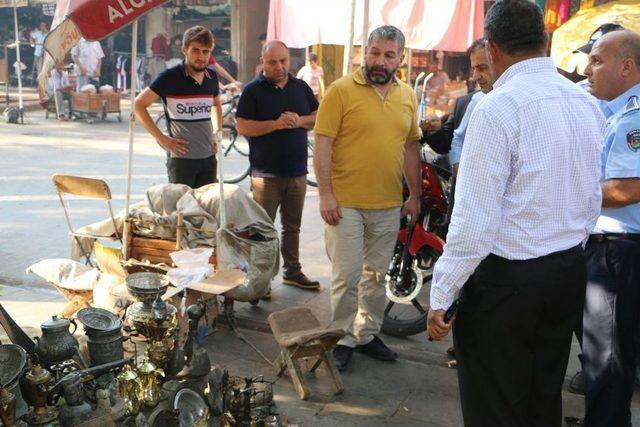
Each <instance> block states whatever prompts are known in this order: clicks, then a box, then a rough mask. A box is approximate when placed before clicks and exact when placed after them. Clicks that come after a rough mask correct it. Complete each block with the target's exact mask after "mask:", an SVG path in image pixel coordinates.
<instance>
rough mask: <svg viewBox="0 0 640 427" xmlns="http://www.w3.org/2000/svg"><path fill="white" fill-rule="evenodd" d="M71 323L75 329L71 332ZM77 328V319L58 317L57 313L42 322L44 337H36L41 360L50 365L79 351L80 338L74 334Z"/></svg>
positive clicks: (69, 357) (62, 360)
mask: <svg viewBox="0 0 640 427" xmlns="http://www.w3.org/2000/svg"><path fill="white" fill-rule="evenodd" d="M71 324H73V331H72V332H69V325H71ZM77 328H78V325H77V324H76V322H75V320H69V319H58V316H56V315H54V316H52V317H51V319H50V320H47V321H45V322H44V323H42V325H40V329H41V330H42V337H35V338H34V340H35V341H36V354H37V355H38V357H39V358H40V361H41V362H43V363H45V364H47V365H50V364H55V363H60V362H64V361H65V360H69V359H71V358H72V357H73V355H74V354H76V352H77V351H78V340H77V339H75V337H74V336H73V334H74V333H75V331H76V329H77Z"/></svg>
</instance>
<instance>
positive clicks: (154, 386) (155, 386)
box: [137, 356, 164, 408]
mask: <svg viewBox="0 0 640 427" xmlns="http://www.w3.org/2000/svg"><path fill="white" fill-rule="evenodd" d="M137 372H138V385H139V386H140V397H141V399H140V400H141V402H142V404H144V405H145V406H146V407H148V408H154V407H156V406H157V405H158V403H159V402H160V400H161V398H162V394H161V393H162V392H161V390H160V378H161V377H164V372H163V371H162V369H158V368H156V365H154V364H153V363H151V362H150V361H149V358H148V356H143V357H142V360H141V361H140V364H139V365H138V368H137Z"/></svg>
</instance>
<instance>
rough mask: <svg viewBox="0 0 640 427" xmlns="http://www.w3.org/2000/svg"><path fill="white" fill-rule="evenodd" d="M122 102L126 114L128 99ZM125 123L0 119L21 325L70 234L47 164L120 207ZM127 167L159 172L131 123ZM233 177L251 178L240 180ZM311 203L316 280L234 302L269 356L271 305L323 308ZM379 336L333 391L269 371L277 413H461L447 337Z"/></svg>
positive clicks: (33, 116)
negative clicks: (43, 263) (387, 360)
mask: <svg viewBox="0 0 640 427" xmlns="http://www.w3.org/2000/svg"><path fill="white" fill-rule="evenodd" d="M124 104H125V103H124V102H123V105H124ZM156 111H157V112H159V111H160V109H159V108H156ZM123 112H124V113H126V114H123V116H124V117H125V118H126V117H128V115H127V114H128V111H123ZM127 131H128V124H127V123H126V120H125V121H124V122H123V123H118V122H117V121H116V118H115V116H108V117H107V121H105V122H101V121H97V122H95V123H93V124H87V123H84V122H65V123H61V122H58V121H55V120H53V119H49V120H45V119H44V113H43V112H40V111H38V112H31V113H28V115H27V124H25V125H7V124H4V123H2V124H0V153H1V155H0V301H2V303H3V305H5V306H6V308H7V310H8V311H9V312H10V313H11V314H12V315H13V316H14V317H15V318H16V320H17V321H18V323H20V324H21V325H25V326H32V327H37V326H38V325H39V324H40V322H41V321H43V320H44V319H46V318H47V317H48V316H50V315H51V314H53V313H55V312H56V311H57V310H58V309H59V307H60V304H61V301H62V299H61V297H60V296H58V295H57V293H56V292H55V291H53V290H52V289H51V288H50V287H49V286H48V285H46V284H44V283H43V282H42V281H40V280H38V278H36V277H34V276H27V275H26V274H25V268H26V267H27V266H29V265H30V264H32V263H34V262H37V261H39V260H41V259H45V258H68V257H69V237H68V234H67V229H66V225H65V220H64V216H63V211H62V208H61V206H60V203H59V200H58V198H57V196H56V194H55V193H54V190H53V185H52V183H51V175H53V174H54V173H66V174H75V175H83V176H91V177H96V178H101V179H105V180H106V181H107V182H108V184H109V186H110V187H111V190H112V193H113V195H114V199H115V200H114V205H115V208H116V210H118V209H121V208H123V207H124V193H125V177H126V161H127V149H128V148H127V147H128V137H127ZM230 166H231V167H234V165H233V164H231V165H230ZM133 174H134V179H133V188H132V193H133V195H134V196H133V201H134V202H135V201H138V200H142V199H143V197H144V192H145V189H146V188H147V187H149V186H150V185H153V184H157V183H164V182H166V175H165V167H164V153H163V152H162V151H161V150H160V148H159V147H158V146H157V145H156V144H155V142H154V141H153V140H152V139H151V138H149V137H148V136H146V134H145V132H144V130H142V129H141V128H140V127H139V126H138V128H137V131H136V143H135V150H134V168H133ZM240 185H241V187H243V188H244V189H246V190H248V181H247V180H245V181H243V182H242V183H241V184H240ZM74 202H75V203H74ZM71 203H72V205H71V206H72V208H73V209H72V210H73V212H74V213H77V215H75V216H74V217H73V220H74V224H77V225H84V224H87V223H90V222H93V221H97V220H100V219H103V218H105V214H106V208H105V206H104V204H102V203H100V202H86V201H72V202H71ZM317 208H318V197H317V192H316V191H315V189H313V188H312V187H308V194H307V204H306V207H305V212H304V218H303V228H302V239H301V241H302V248H301V257H302V263H303V267H304V270H305V272H306V273H307V274H308V275H309V276H311V277H314V278H318V279H319V280H320V281H321V283H322V289H321V291H320V292H318V293H309V292H305V291H301V290H298V289H292V288H289V287H286V286H284V285H281V284H280V280H279V279H278V278H276V279H275V280H274V282H273V284H274V285H273V299H272V301H271V302H269V303H265V302H261V303H260V304H259V305H258V306H257V307H252V306H249V305H248V304H240V305H238V306H237V307H236V314H237V316H238V317H239V318H240V323H241V326H245V327H246V328H247V329H246V330H245V331H244V332H243V333H244V334H245V335H246V336H247V338H249V339H250V340H251V341H252V343H253V344H254V345H255V346H256V347H258V348H259V349H261V350H262V351H263V352H264V353H265V354H266V355H267V356H268V357H269V358H272V359H273V358H274V357H275V356H276V353H277V347H276V345H275V341H274V340H273V338H272V337H271V336H270V335H269V334H268V333H266V332H267V331H268V328H267V326H266V316H267V315H268V313H270V312H272V311H277V310H279V309H282V308H285V307H289V306H292V305H296V304H306V305H308V306H310V307H311V308H312V309H313V310H314V311H315V312H316V313H318V315H319V317H320V318H321V319H322V320H324V321H327V320H328V318H329V298H328V284H329V272H330V266H329V263H328V261H327V258H326V255H325V253H324V241H323V230H322V224H321V220H320V218H319V215H318V213H317ZM384 339H385V341H387V342H388V343H389V344H390V345H391V346H392V347H393V348H394V350H396V351H397V352H398V353H399V354H400V360H399V361H397V362H396V363H394V364H390V365H387V364H382V363H379V362H375V361H372V360H370V359H367V358H366V357H365V356H363V355H360V354H356V355H355V363H354V365H353V369H351V370H350V371H348V372H347V373H345V374H344V378H343V380H344V383H345V387H346V391H345V394H344V395H343V396H340V397H338V398H336V397H334V396H332V395H331V393H330V390H329V388H328V382H326V381H323V380H325V379H326V377H325V373H324V372H321V373H320V374H319V379H318V380H317V381H316V380H311V381H310V384H311V388H312V391H313V392H312V397H311V399H310V400H309V401H307V402H301V401H299V400H298V399H297V397H296V395H295V393H294V391H293V387H292V386H291V383H290V382H289V381H288V379H286V378H284V379H281V380H280V381H278V382H277V383H276V386H275V391H276V401H277V403H278V407H279V408H280V411H281V413H282V414H283V415H284V418H285V419H287V420H288V421H290V422H296V423H301V424H303V425H306V426H316V425H319V426H377V425H407V426H413V425H416V426H417V425H422V426H459V425H462V421H461V414H460V409H459V402H458V389H457V380H456V373H455V370H454V369H451V368H448V367H447V365H446V362H447V360H448V359H447V357H446V356H445V350H446V348H447V347H448V346H449V345H450V342H441V343H431V342H428V341H426V339H425V338H424V336H422V335H420V336H416V337H411V338H408V339H397V338H391V337H385V338H384ZM206 345H207V346H208V348H209V349H210V351H211V354H212V358H213V359H214V361H215V363H218V364H220V365H222V366H224V367H227V368H228V369H230V371H231V373H232V374H237V375H254V374H260V373H262V374H265V375H267V377H269V378H272V377H273V375H272V374H271V370H270V366H269V365H268V364H267V363H266V362H265V361H264V360H262V359H261V358H260V356H258V354H256V353H255V352H254V351H253V350H252V349H251V348H250V347H248V346H247V345H246V344H245V343H243V342H242V341H241V340H239V339H238V338H237V337H235V336H234V335H233V333H232V332H231V331H229V330H228V329H226V328H220V330H219V331H217V332H216V333H215V334H213V335H212V336H211V337H209V338H208V339H207V341H206ZM577 352H578V346H577V343H576V342H574V345H573V351H572V356H571V360H570V366H569V369H568V372H567V377H566V378H567V382H568V379H569V378H571V376H572V375H573V374H574V373H575V372H576V371H577V369H578V361H577V357H576V354H577ZM565 389H566V387H565ZM563 400H564V410H565V414H566V415H572V416H581V415H582V410H583V397H582V396H579V395H575V394H571V393H568V392H564V393H563ZM633 414H634V421H635V422H637V423H640V403H639V402H638V400H637V396H636V400H635V401H634V405H633Z"/></svg>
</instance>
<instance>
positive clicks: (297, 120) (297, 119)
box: [284, 111, 302, 129]
mask: <svg viewBox="0 0 640 427" xmlns="http://www.w3.org/2000/svg"><path fill="white" fill-rule="evenodd" d="M284 114H286V115H288V116H289V118H290V119H291V120H292V122H293V126H292V128H294V129H295V128H299V127H301V126H302V124H301V123H300V116H299V115H298V114H297V113H293V112H291V111H287V112H285V113H284Z"/></svg>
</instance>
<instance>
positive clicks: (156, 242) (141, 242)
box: [128, 215, 217, 266]
mask: <svg viewBox="0 0 640 427" xmlns="http://www.w3.org/2000/svg"><path fill="white" fill-rule="evenodd" d="M129 230H130V233H129V242H128V248H129V249H128V250H129V258H133V259H136V260H138V261H149V262H150V263H153V264H159V263H164V264H167V265H170V266H172V265H173V260H172V259H171V256H170V254H171V252H176V251H179V250H181V245H180V242H179V240H180V239H181V238H180V236H181V235H182V232H183V225H182V218H181V215H179V216H178V227H177V236H176V237H177V240H178V241H176V240H165V239H153V238H149V237H141V236H136V235H135V232H136V223H135V221H134V220H133V219H129ZM209 264H213V265H214V266H215V265H217V262H216V256H215V254H213V255H211V257H210V258H209Z"/></svg>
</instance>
